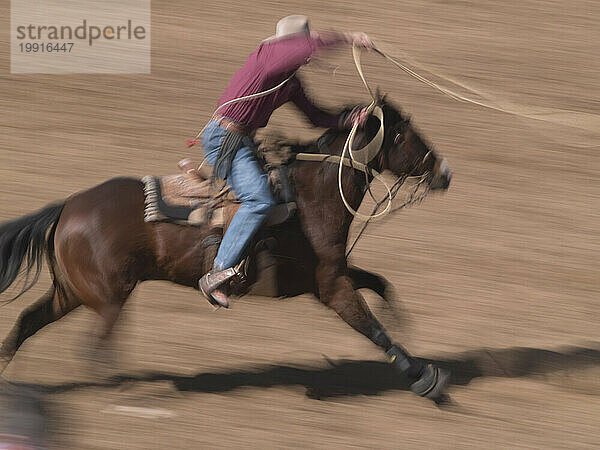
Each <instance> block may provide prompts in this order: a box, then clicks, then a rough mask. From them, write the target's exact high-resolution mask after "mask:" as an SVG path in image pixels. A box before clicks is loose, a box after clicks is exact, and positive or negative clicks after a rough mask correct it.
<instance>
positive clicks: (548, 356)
mask: <svg viewBox="0 0 600 450" xmlns="http://www.w3.org/2000/svg"><path fill="white" fill-rule="evenodd" d="M594 347H596V348H584V347H570V348H567V349H563V350H560V351H552V350H544V349H537V348H523V347H513V348H507V349H494V350H492V349H481V350H475V351H470V352H465V353H461V354H458V355H456V356H451V357H449V358H440V359H432V360H425V361H427V362H431V363H433V364H436V365H438V366H440V367H442V368H445V369H448V370H450V371H451V373H452V377H451V382H450V383H451V385H455V386H456V385H460V386H464V385H468V384H469V383H470V382H471V381H472V380H474V379H477V378H485V377H501V378H517V377H518V378H520V377H533V376H540V375H542V376H543V375H548V374H555V373H558V374H559V375H563V374H564V375H565V376H569V378H570V379H571V383H573V382H576V380H575V379H573V378H572V377H571V375H572V374H574V373H576V372H578V371H581V370H583V369H587V368H592V367H597V366H600V348H598V347H597V346H596V345H595V344H594ZM327 361H328V365H327V367H308V368H298V367H292V366H286V365H270V366H256V367H250V368H249V369H246V370H239V371H232V372H220V373H199V374H197V375H194V376H182V375H177V374H172V373H164V372H145V373H136V374H122V375H118V376H115V377H112V378H110V379H108V380H106V381H103V382H87V383H86V382H77V383H64V384H58V385H40V384H23V383H11V384H12V385H18V386H23V387H27V388H28V389H34V390H36V391H38V392H44V393H47V394H58V393H63V392H68V391H73V390H77V389H86V388H117V387H118V388H120V389H127V388H128V387H132V386H135V385H136V384H137V383H147V382H164V381H167V382H171V383H172V384H173V386H174V387H175V389H177V390H178V391H182V392H228V391H232V390H235V389H237V388H242V387H258V388H267V387H276V386H304V387H305V388H306V395H307V396H308V397H310V398H315V399H327V398H332V397H341V396H354V395H376V394H380V393H382V392H385V391H391V390H407V389H409V382H408V380H406V379H404V378H403V377H400V376H398V375H397V374H396V373H395V372H394V371H393V370H392V368H391V366H390V365H389V364H387V363H385V362H378V361H353V360H343V361H330V360H327ZM575 388H576V386H575ZM588 391H589V392H587V393H590V394H594V393H596V394H600V392H598V391H599V389H598V386H595V388H594V389H592V390H591V391H590V390H589V389H588ZM594 391H595V392H594Z"/></svg>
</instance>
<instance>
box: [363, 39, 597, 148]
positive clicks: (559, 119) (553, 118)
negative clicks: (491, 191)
mask: <svg viewBox="0 0 600 450" xmlns="http://www.w3.org/2000/svg"><path fill="white" fill-rule="evenodd" d="M374 51H375V52H376V53H378V54H379V55H381V56H382V57H384V58H385V59H386V60H388V61H389V62H391V63H392V64H393V65H395V66H396V67H398V68H399V69H401V70H403V71H404V72H406V73H407V74H408V75H410V76H411V77H413V78H415V79H417V80H419V81H420V82H422V83H424V84H426V85H427V86H430V87H432V88H434V89H436V90H438V91H439V92H441V93H443V94H444V95H446V96H448V97H450V98H452V99H453V100H457V101H459V102H463V103H471V104H473V105H477V106H481V107H483V108H487V109H491V110H494V111H499V112H503V113H505V114H511V115H514V116H518V117H523V118H526V119H532V120H538V121H541V122H548V123H554V124H557V125H562V126H566V127H570V128H576V129H579V130H583V131H586V132H589V133H594V134H597V133H598V130H599V129H600V115H598V114H591V113H584V112H581V111H571V110H565V109H557V108H539V107H538V108H536V107H526V106H521V105H518V104H514V103H511V102H509V101H503V100H500V99H498V98H495V97H494V96H492V95H490V94H487V93H485V92H483V91H481V90H479V89H476V88H473V87H471V86H469V85H467V84H465V83H463V82H461V81H459V80H457V79H455V78H452V77H449V76H447V75H443V74H441V73H439V72H436V71H435V70H434V69H432V68H430V67H428V66H425V65H423V64H420V63H418V62H416V61H414V60H413V59H412V58H410V57H409V56H408V55H406V54H405V56H404V59H405V60H406V61H408V62H409V63H410V64H411V65H412V66H414V67H418V68H420V69H423V70H425V71H427V72H429V73H431V74H432V75H435V76H436V77H438V78H441V79H443V80H446V81H448V82H450V83H452V84H454V85H455V86H459V87H461V88H462V89H465V90H466V91H469V92H471V93H473V94H475V95H478V96H479V97H481V98H483V99H485V100H486V101H481V100H476V99H473V98H470V97H467V96H465V95H461V94H459V93H458V92H456V91H454V90H452V89H449V88H446V87H443V86H441V85H439V84H437V83H435V82H433V81H431V80H429V79H428V78H426V77H424V76H422V75H420V74H418V73H417V72H415V71H414V70H412V69H410V68H409V67H407V66H406V65H405V64H402V63H401V62H399V61H398V60H397V59H395V58H393V57H391V56H390V55H389V54H387V53H386V52H384V51H382V50H380V49H374ZM569 145H574V146H575V147H579V148H596V147H598V146H599V145H598V144H592V145H583V144H573V143H570V144H569Z"/></svg>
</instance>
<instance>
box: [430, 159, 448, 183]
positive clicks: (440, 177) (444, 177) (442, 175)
mask: <svg viewBox="0 0 600 450" xmlns="http://www.w3.org/2000/svg"><path fill="white" fill-rule="evenodd" d="M451 180H452V169H451V168H450V164H448V160H446V158H444V159H442V160H441V161H440V162H439V163H438V164H436V168H435V170H434V174H433V178H432V180H431V183H430V184H429V187H430V188H431V189H448V186H450V181H451Z"/></svg>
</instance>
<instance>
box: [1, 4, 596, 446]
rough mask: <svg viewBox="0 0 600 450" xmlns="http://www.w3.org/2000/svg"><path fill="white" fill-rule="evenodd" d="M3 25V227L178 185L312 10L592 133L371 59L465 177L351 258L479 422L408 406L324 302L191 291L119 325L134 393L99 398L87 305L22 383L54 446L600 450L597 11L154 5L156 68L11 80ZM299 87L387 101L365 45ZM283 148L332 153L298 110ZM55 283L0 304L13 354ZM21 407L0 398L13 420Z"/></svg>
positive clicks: (44, 341)
mask: <svg viewBox="0 0 600 450" xmlns="http://www.w3.org/2000/svg"><path fill="white" fill-rule="evenodd" d="M0 8H1V14H0V30H1V31H0V33H1V34H0V39H1V40H2V46H0V64H1V67H0V117H1V122H0V130H1V132H0V220H8V219H12V218H16V217H17V216H20V215H23V214H25V213H28V212H30V211H33V210H36V209H38V208H41V207H43V206H44V205H46V204H47V203H49V202H52V201H55V200H61V199H64V198H66V197H67V196H69V195H70V194H71V193H74V192H76V191H79V190H82V189H85V188H88V187H90V186H93V185H95V184H97V183H100V182H102V181H103V180H106V179H107V178H110V177H114V176H117V175H130V176H143V175H145V174H156V175H159V174H167V173H173V172H175V171H176V170H177V169H176V163H177V161H178V160H179V159H180V158H182V157H184V156H197V153H196V152H199V151H200V150H199V149H196V148H194V149H193V150H192V151H191V152H190V151H189V150H187V149H186V148H185V146H184V140H185V139H186V138H188V137H193V136H194V135H195V133H196V131H197V130H198V129H199V128H201V127H202V126H203V125H204V123H205V122H206V121H207V119H208V118H209V116H210V115H211V113H212V110H213V109H214V106H215V104H216V102H217V100H218V98H219V96H220V94H221V92H222V91H223V89H224V88H225V86H226V84H227V82H228V80H229V78H230V77H231V75H232V74H233V73H234V72H235V71H236V70H237V69H238V68H239V67H240V66H241V64H242V63H243V62H244V61H245V58H246V56H247V55H248V54H249V53H250V52H252V51H253V50H254V48H255V47H256V45H257V44H258V43H259V42H260V40H262V39H264V38H266V37H267V36H270V35H271V34H273V32H274V27H275V23H276V21H277V20H278V19H279V18H281V17H283V16H285V15H288V14H293V13H301V14H306V15H308V16H309V17H310V18H311V22H312V26H313V28H316V29H319V28H321V29H322V28H325V29H338V30H352V31H365V32H366V33H368V34H369V35H370V36H371V37H372V39H373V40H374V41H375V43H376V44H378V45H380V46H381V47H382V48H384V49H385V50H386V51H388V52H389V53H390V54H392V55H402V54H403V53H408V54H409V55H410V56H411V57H413V58H414V59H415V60H416V61H418V62H420V63H423V64H426V65H428V66H430V67H431V68H434V69H435V70H436V71H437V72H439V73H443V74H445V75H447V76H449V77H452V78H456V79H458V80H460V81H461V82H463V83H466V84H468V85H469V86H472V87H474V88H476V89H479V90H481V91H484V92H486V93H488V94H489V95H491V96H493V97H495V98H497V99H500V100H501V101H503V102H504V104H511V105H513V106H514V105H517V106H518V108H519V110H520V111H522V112H526V111H527V108H554V109H560V110H566V111H580V112H583V113H587V114H588V116H586V117H587V119H588V122H587V124H588V125H586V126H584V127H583V128H582V127H578V126H577V125H578V124H579V125H581V124H580V123H579V122H578V120H579V119H580V118H581V116H580V115H576V114H575V115H573V114H571V113H568V112H567V113H565V112H564V111H562V112H561V113H560V114H558V115H556V114H550V115H549V116H547V118H549V119H551V121H550V122H548V121H541V120H532V119H527V118H523V117H519V116H515V115H509V114H505V113H501V112H497V111H494V110H490V109H484V108H481V107H478V106H475V105H472V104H465V103H459V102H456V101H453V100H451V99H449V98H447V97H444V96H443V95H441V94H440V93H438V92H436V91H434V90H432V89H431V88H429V87H427V86H425V85H423V84H420V83H419V82H417V81H416V80H414V79H412V78H409V77H408V76H407V75H406V74H404V73H402V72H400V71H399V70H398V69H396V68H394V67H393V66H392V65H390V64H389V63H387V62H385V61H383V60H382V59H381V58H380V57H379V56H377V55H375V54H370V55H365V56H364V57H363V64H364V67H365V71H366V73H367V77H368V79H369V81H370V83H371V84H373V85H378V86H379V87H380V88H381V89H382V91H383V92H385V93H387V94H388V97H389V99H391V100H393V101H395V102H396V103H397V104H398V105H401V106H402V108H403V110H404V111H405V112H407V113H410V114H411V115H412V118H413V121H414V122H415V123H416V124H417V125H418V127H419V129H420V130H421V132H422V133H423V134H424V135H425V136H426V137H427V138H428V139H429V141H430V142H432V143H433V144H434V145H435V148H436V149H437V151H439V152H440V153H442V154H444V155H445V156H446V157H447V158H448V159H449V161H450V163H451V164H452V166H453V169H454V171H455V175H454V179H453V184H452V186H451V187H450V190H449V191H448V192H447V193H446V194H444V195H440V196H437V195H436V196H430V197H429V198H427V199H426V201H425V202H424V203H423V204H422V205H420V206H419V207H417V208H412V209H409V210H406V211H404V212H402V213H400V214H398V215H397V216H393V217H389V218H388V219H387V220H386V221H384V222H381V223H377V224H374V225H372V226H371V227H370V228H369V229H368V231H367V233H366V235H365V236H364V238H363V239H362V240H361V242H360V243H359V244H358V246H357V248H356V249H355V251H354V253H353V255H352V258H351V260H352V263H354V264H356V265H359V266H362V267H364V268H367V269H370V270H375V271H377V272H379V273H380V274H382V275H384V276H385V277H387V278H388V279H389V280H390V281H391V282H392V283H393V285H394V286H395V288H396V290H397V293H398V296H399V299H398V304H399V306H400V307H401V309H402V311H403V313H402V317H401V318H400V319H398V318H394V317H393V316H391V315H390V314H389V312H388V311H387V310H385V309H382V308H381V307H380V303H379V302H378V300H377V299H376V298H374V297H372V296H368V294H367V299H368V301H369V303H370V304H371V305H372V306H373V308H374V309H375V311H376V312H377V313H378V314H379V316H380V317H381V319H382V320H383V322H384V323H385V324H386V326H387V327H388V328H389V329H390V330H391V331H392V334H393V335H394V337H395V338H396V339H397V340H398V341H399V342H402V343H403V344H405V345H406V346H407V348H408V349H409V350H410V351H412V352H414V353H415V354H417V355H419V356H423V357H426V358H430V359H435V360H438V361H440V362H441V364H442V365H446V366H449V367H451V368H452V369H454V374H455V377H454V386H453V387H452V390H451V393H452V395H453V398H454V399H455V401H456V402H457V403H458V404H459V405H460V408H459V410H458V411H445V410H440V409H437V408H435V407H434V406H433V405H432V404H430V403H429V402H427V401H425V400H423V399H420V398H417V397H415V396H414V395H413V394H411V393H410V392H408V391H406V385H405V384H404V383H403V382H402V381H401V380H398V379H397V378H396V377H394V376H393V374H391V373H390V370H389V368H388V367H387V366H386V365H385V363H384V362H383V355H381V354H379V353H378V351H377V350H376V349H375V348H374V346H373V345H372V344H371V343H370V342H369V341H368V340H366V339H365V338H363V337H361V336H359V335H358V334H357V333H355V332H354V331H352V330H351V329H350V328H348V327H347V326H346V325H345V324H344V323H343V322H342V321H341V320H339V319H338V318H337V317H336V316H335V314H334V313H333V312H331V311H328V310H327V309H325V308H324V307H322V306H321V305H319V304H318V303H317V302H316V301H315V300H314V299H312V298H310V297H308V296H304V297H299V298H294V299H291V300H284V301H277V300H271V299H264V298H244V299H242V300H239V301H237V302H236V303H235V304H234V305H233V307H232V308H231V309H230V310H228V311H223V310H222V311H218V312H216V313H215V312H212V311H211V309H210V307H209V306H208V305H207V303H206V302H205V301H204V300H203V299H202V298H200V297H199V295H198V294H197V293H196V292H194V291H191V290H188V289H184V288H180V287H177V286H175V285H171V284H167V283H161V282H152V283H147V284H144V285H142V286H140V288H139V289H138V290H137V291H136V292H135V294H134V296H133V297H132V298H131V299H130V302H129V303H128V305H127V306H126V308H125V311H124V315H123V317H122V320H121V323H120V326H119V327H118V330H117V333H118V338H117V341H116V344H117V348H118V350H119V359H120V366H119V367H118V368H115V369H114V372H115V373H117V374H121V375H123V376H122V377H120V378H116V379H113V380H112V381H102V380H100V381H98V379H97V378H96V377H94V376H93V374H90V373H89V371H88V370H87V367H88V366H87V365H86V363H85V361H84V360H82V359H81V358H79V357H78V354H77V352H78V348H79V346H80V344H81V343H82V342H83V341H85V340H86V330H89V329H90V328H91V326H92V323H93V321H94V320H95V319H94V317H93V315H92V314H91V313H89V312H87V311H85V310H83V309H82V310H78V311H75V312H74V313H72V314H70V315H69V316H67V317H66V318H65V319H63V320H61V321H60V322H58V323H57V324H55V325H53V326H51V327H49V328H48V329H45V330H43V331H41V332H40V333H39V334H38V335H36V336H35V337H34V338H32V339H31V340H30V341H28V342H27V343H26V344H25V345H24V347H23V348H22V350H21V351H20V352H19V353H18V354H17V356H16V358H15V360H14V361H13V363H12V364H11V365H10V366H9V368H8V370H7V371H6V372H5V374H4V375H5V377H6V378H8V379H9V380H11V381H16V382H19V383H25V385H20V386H22V388H23V389H25V390H26V392H27V394H19V395H26V396H31V395H34V396H35V398H37V401H38V402H40V404H41V405H42V406H43V407H44V408H45V411H46V416H45V417H46V418H45V419H44V420H46V421H47V425H46V429H47V431H46V432H41V433H45V437H42V438H41V439H45V440H46V442H47V444H48V445H49V446H50V447H52V448H77V449H149V448H180V449H195V448H201V447H207V448H213V447H229V448H248V447H259V446H260V447H267V448H287V447H351V446H356V447H379V448H417V447H419V448H422V447H425V448H592V447H597V446H600V432H599V431H598V420H599V418H600V401H599V400H598V399H599V395H600V376H599V375H600V372H599V366H600V344H599V343H598V340H599V335H598V323H599V319H600V312H599V308H598V298H599V293H600V270H599V266H600V265H599V263H600V258H599V256H598V255H599V252H600V237H599V234H598V229H599V225H600V217H599V213H598V211H599V209H600V208H599V207H600V181H599V179H598V169H600V163H599V159H598V155H597V152H598V151H599V149H600V147H598V145H599V144H600V128H598V129H597V132H596V133H594V132H593V130H592V131H590V126H589V124H590V123H591V124H593V123H597V120H598V115H599V114H600V84H599V83H598V73H600V58H598V43H599V42H600V28H599V27H598V26H597V22H598V20H599V19H600V3H598V2H595V1H581V0H569V1H567V0H556V1H534V0H524V1H519V2H517V1H500V2H499V1H495V0H494V1H488V0H438V1H431V0H430V1H411V0H409V1H387V0H374V1H371V2H363V1H358V0H349V1H343V2H341V1H331V2H322V1H321V0H318V1H317V0H303V1H295V0H294V1H286V2H272V1H267V0H258V1H252V2H231V1H228V0H223V1H219V2H208V1H205V0H201V1H192V0H181V1H178V0H174V1H161V0H155V1H153V2H152V30H151V35H152V37H151V38H152V73H151V74H150V75H119V76H115V75H18V76H17V75H10V73H9V72H10V64H9V62H10V55H9V46H8V41H9V35H8V30H9V13H8V11H9V10H8V2H3V3H2V6H1V7H0ZM334 68H337V70H335V75H333V71H334V70H333V69H334ZM302 75H303V76H304V79H305V81H306V85H307V88H308V91H309V92H310V94H312V97H313V98H314V99H315V100H316V101H317V102H318V103H320V104H322V105H324V106H328V107H336V106H341V105H346V104H352V103H365V102H368V101H369V100H370V99H369V97H368V94H367V93H366V92H365V90H364V88H363V87H362V85H361V83H360V79H359V78H358V76H357V74H356V72H355V69H354V67H353V63H352V60H351V55H350V51H349V50H348V49H345V50H343V51H342V50H340V51H335V52H332V53H328V54H323V55H321V56H320V57H319V58H318V61H316V63H315V64H311V65H310V66H309V67H307V68H305V69H302ZM432 78H433V79H435V80H436V81H439V82H440V83H442V84H445V85H447V84H448V82H447V81H444V80H440V79H439V78H435V77H432ZM461 92H464V91H461ZM594 121H596V122H594ZM299 124H300V125H301V126H299ZM573 125H575V126H573ZM585 128H587V130H586V129H585ZM591 128H593V127H591ZM270 129H271V130H280V131H281V130H283V131H285V132H286V134H288V135H289V136H290V137H292V138H303V139H308V138H311V137H314V136H316V135H318V132H315V131H314V130H310V129H309V128H308V127H306V126H304V119H303V118H302V117H301V116H300V115H299V114H298V113H296V112H295V111H294V110H293V108H291V107H284V108H282V110H280V111H278V112H276V114H275V115H274V116H273V118H272V120H271V125H270ZM354 229H356V228H354ZM48 282H49V280H48V277H47V276H44V277H42V280H41V281H40V282H39V283H38V285H36V287H35V288H34V289H32V290H31V291H30V292H29V293H28V294H27V295H26V296H24V297H23V298H22V299H19V300H18V301H17V302H15V303H12V304H10V306H7V307H5V308H2V309H0V335H2V336H4V335H5V334H6V333H7V332H8V330H9V329H10V327H11V326H12V324H13V322H14V320H15V319H16V317H17V315H18V313H19V312H20V311H21V310H22V309H23V308H24V307H26V305H27V304H29V303H30V302H32V301H34V300H35V299H36V298H38V297H39V296H40V295H41V294H42V293H43V292H45V290H46V289H47V285H48ZM5 298H8V296H7V295H6V294H5ZM521 347H524V348H521ZM3 392H4V391H3ZM32 392H33V393H35V394H32ZM14 395H16V394H14ZM14 395H13V394H11V395H8V394H7V395H2V396H0V406H1V407H2V408H4V412H3V413H2V414H0V418H2V417H7V414H9V412H10V411H9V410H8V412H7V408H10V405H11V404H13V403H14V398H15V397H14ZM28 398H29V397H28ZM7 399H9V400H7ZM17 404H19V405H25V404H26V402H17ZM14 408H16V409H14ZM17 410H19V407H13V409H12V411H17ZM31 421H32V422H33V421H34V419H33V418H32V419H31ZM2 423H3V424H4V427H5V429H0V433H1V432H5V433H6V432H11V430H8V429H6V428H7V427H8V425H7V424H8V423H9V421H8V420H3V422H2ZM36 426H37V425H35V424H34V425H32V428H35V427H36ZM17 431H18V430H17ZM12 432H15V428H13V429H12Z"/></svg>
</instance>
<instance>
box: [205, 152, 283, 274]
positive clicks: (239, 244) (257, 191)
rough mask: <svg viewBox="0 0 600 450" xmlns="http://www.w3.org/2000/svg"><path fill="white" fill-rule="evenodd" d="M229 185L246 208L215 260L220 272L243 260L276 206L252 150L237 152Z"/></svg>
mask: <svg viewBox="0 0 600 450" xmlns="http://www.w3.org/2000/svg"><path fill="white" fill-rule="evenodd" d="M227 183H228V184H229V185H230V186H231V187H232V188H233V190H234V191H235V193H236V195H237V197H238V198H239V200H240V201H241V202H242V206H241V207H240V209H239V210H238V212H237V213H236V215H235V216H234V218H233V220H232V221H231V223H230V224H229V228H228V229H227V232H226V233H225V236H223V240H222V242H221V245H220V246H219V252H218V253H217V257H216V258H215V263H214V268H215V270H217V271H220V270H225V269H227V268H230V267H234V266H235V265H236V264H238V263H239V262H240V260H241V259H242V255H243V253H244V250H245V249H246V247H247V246H248V244H249V243H250V240H251V239H252V237H253V236H254V234H255V233H256V232H257V231H258V229H259V228H260V226H261V225H262V223H263V222H264V220H265V219H266V217H267V214H268V212H269V210H270V209H271V207H272V206H273V205H274V204H275V201H274V200H273V196H272V194H271V189H270V187H269V179H268V176H267V174H266V173H264V172H263V171H262V170H261V169H260V166H259V164H258V162H257V160H256V157H255V156H254V153H253V152H252V149H251V148H249V147H242V148H240V149H239V150H238V151H237V154H236V156H235V158H234V160H233V164H232V168H231V174H230V176H229V179H228V180H227Z"/></svg>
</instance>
